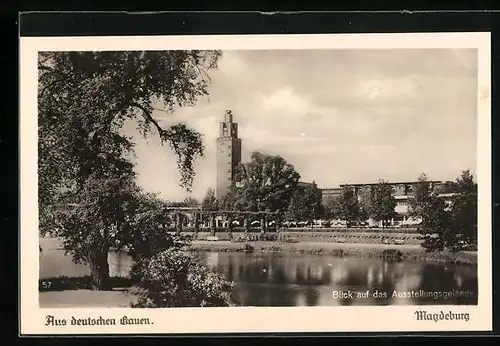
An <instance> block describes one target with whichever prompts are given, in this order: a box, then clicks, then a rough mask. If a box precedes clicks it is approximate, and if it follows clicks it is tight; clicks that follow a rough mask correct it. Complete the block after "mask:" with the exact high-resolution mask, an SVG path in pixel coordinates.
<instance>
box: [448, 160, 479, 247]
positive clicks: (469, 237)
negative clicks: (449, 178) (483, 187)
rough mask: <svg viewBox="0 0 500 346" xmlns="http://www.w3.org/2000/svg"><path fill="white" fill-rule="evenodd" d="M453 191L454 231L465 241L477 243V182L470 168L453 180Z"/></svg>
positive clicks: (452, 217)
mask: <svg viewBox="0 0 500 346" xmlns="http://www.w3.org/2000/svg"><path fill="white" fill-rule="evenodd" d="M453 191H454V192H455V195H454V196H453V198H452V201H451V208H450V209H451V219H452V229H453V232H455V233H456V234H458V235H460V236H461V238H462V240H464V241H465V242H467V243H469V244H477V183H475V182H474V177H473V176H472V174H471V173H470V171H469V170H465V171H463V172H462V174H461V175H460V177H458V178H457V180H456V181H455V182H453ZM452 245H456V244H452Z"/></svg>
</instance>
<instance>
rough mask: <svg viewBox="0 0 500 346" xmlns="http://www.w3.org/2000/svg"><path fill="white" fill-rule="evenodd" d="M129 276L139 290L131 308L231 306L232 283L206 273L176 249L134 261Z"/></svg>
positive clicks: (196, 262)
mask: <svg viewBox="0 0 500 346" xmlns="http://www.w3.org/2000/svg"><path fill="white" fill-rule="evenodd" d="M132 277H133V278H135V279H136V280H137V282H138V286H139V288H140V291H139V293H137V294H138V296H139V297H138V298H139V299H138V302H137V304H136V305H135V306H134V307H144V308H164V307H210V306H231V305H233V302H232V300H231V290H232V289H233V287H234V286H235V284H234V283H233V282H229V281H226V280H225V279H224V277H223V276H221V275H219V274H215V273H212V272H210V270H209V269H208V268H207V267H205V266H203V265H200V264H199V262H198V261H197V260H196V259H195V258H193V257H191V256H189V255H187V254H185V253H183V252H182V251H179V250H177V249H168V250H165V251H162V252H159V253H157V254H156V255H154V256H153V257H150V258H145V259H143V260H141V261H140V262H138V263H137V264H136V265H135V266H134V268H133V270H132Z"/></svg>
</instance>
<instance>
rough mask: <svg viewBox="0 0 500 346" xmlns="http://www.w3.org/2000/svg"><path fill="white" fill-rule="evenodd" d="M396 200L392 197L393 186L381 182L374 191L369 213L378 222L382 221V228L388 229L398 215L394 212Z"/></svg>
mask: <svg viewBox="0 0 500 346" xmlns="http://www.w3.org/2000/svg"><path fill="white" fill-rule="evenodd" d="M395 207H396V200H395V199H394V196H393V195H392V191H391V185H390V184H389V183H388V182H387V181H384V180H382V179H381V180H380V181H379V183H378V184H377V185H375V186H374V187H373V189H372V193H371V200H370V207H369V212H370V216H371V217H372V218H373V219H374V220H376V221H382V227H386V226H387V224H388V221H389V220H390V219H391V218H393V217H395V216H396V215H397V214H396V212H395V211H394V208H395Z"/></svg>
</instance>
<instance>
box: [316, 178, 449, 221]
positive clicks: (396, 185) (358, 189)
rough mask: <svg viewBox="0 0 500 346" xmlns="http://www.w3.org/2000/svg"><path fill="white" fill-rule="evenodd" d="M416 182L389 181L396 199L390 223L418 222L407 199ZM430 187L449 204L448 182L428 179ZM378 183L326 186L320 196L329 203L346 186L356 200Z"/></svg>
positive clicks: (325, 202)
mask: <svg viewBox="0 0 500 346" xmlns="http://www.w3.org/2000/svg"><path fill="white" fill-rule="evenodd" d="M417 183H418V182H416V181H407V182H392V183H391V182H390V183H389V184H390V185H391V191H392V196H393V197H394V199H395V200H396V206H395V208H394V211H395V212H396V214H397V216H396V217H395V218H393V219H392V220H391V225H393V226H400V225H405V224H406V225H411V224H414V223H418V222H419V220H413V219H411V218H410V217H409V215H408V199H409V198H411V197H412V196H413V189H414V186H415V185H416V184H417ZM429 183H430V187H431V189H434V190H435V191H437V192H438V194H439V196H440V197H441V198H443V199H445V202H446V204H448V205H449V204H450V203H451V200H452V197H453V195H454V193H453V190H452V188H451V185H450V183H449V182H442V181H429ZM377 184H378V183H366V184H359V183H356V184H342V185H340V187H336V188H328V189H322V198H323V204H328V203H330V200H332V199H333V200H335V199H337V198H339V197H340V195H341V194H342V189H343V188H344V187H346V186H349V187H351V188H352V189H354V192H355V194H356V196H357V197H358V201H361V200H362V199H363V198H366V197H367V196H370V193H371V191H372V189H373V187H374V186H376V185H377ZM367 221H368V223H369V224H370V225H372V226H375V225H377V224H379V223H380V222H376V221H374V220H371V219H369V220H367Z"/></svg>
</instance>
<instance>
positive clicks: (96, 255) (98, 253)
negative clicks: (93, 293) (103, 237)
mask: <svg viewBox="0 0 500 346" xmlns="http://www.w3.org/2000/svg"><path fill="white" fill-rule="evenodd" d="M108 253H109V246H108V245H107V244H106V243H105V242H97V243H94V244H93V245H92V246H91V247H90V249H89V252H88V255H89V258H88V260H89V266H90V276H91V284H90V285H91V288H92V289H93V290H99V291H106V290H110V289H111V280H110V277H109V263H108Z"/></svg>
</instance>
